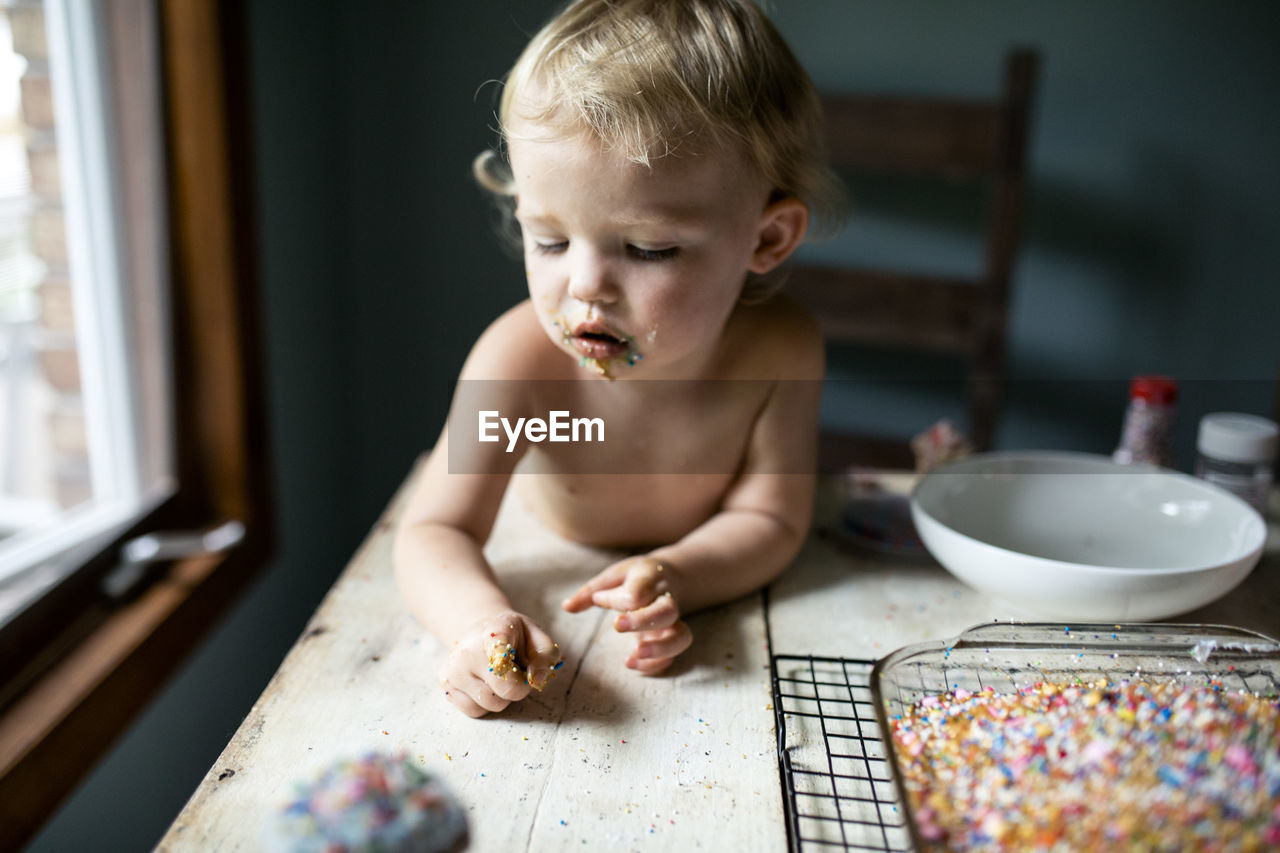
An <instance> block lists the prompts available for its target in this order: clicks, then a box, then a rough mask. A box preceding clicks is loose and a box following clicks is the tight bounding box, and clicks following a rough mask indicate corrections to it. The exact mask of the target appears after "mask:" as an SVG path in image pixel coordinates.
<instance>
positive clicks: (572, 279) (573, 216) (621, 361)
mask: <svg viewBox="0 0 1280 853" xmlns="http://www.w3.org/2000/svg"><path fill="white" fill-rule="evenodd" d="M511 130H512V132H511V134H510V137H511V139H510V142H509V151H510V157H511V165H512V172H513V176H514V179H515V187H516V197H517V207H516V219H517V220H518V221H519V222H520V225H521V229H522V232H523V239H524V254H525V267H526V274H527V276H528V280H529V293H530V295H531V297H532V299H533V304H534V307H535V310H536V311H537V315H538V318H539V320H540V322H541V323H542V325H543V328H544V329H545V330H546V332H547V334H548V335H549V336H550V337H551V340H552V341H553V342H554V343H555V344H556V345H557V346H559V347H560V348H561V349H563V350H564V351H565V352H566V353H568V354H570V355H571V356H572V357H574V358H575V359H578V360H579V361H580V363H581V364H582V365H583V366H584V367H585V368H588V369H591V370H593V371H594V372H596V373H599V374H602V375H604V376H614V375H616V376H636V377H646V378H650V377H659V376H682V375H683V376H691V375H696V374H697V372H698V371H699V370H700V369H701V368H702V367H704V366H705V365H706V364H707V363H708V360H709V359H710V357H711V355H712V354H713V353H714V352H715V347H716V343H717V341H718V339H719V336H720V332H721V330H722V329H723V328H724V324H725V322H726V320H727V318H728V316H729V314H730V312H731V311H732V310H733V307H734V305H735V304H736V302H737V300H738V296H739V294H740V292H741V290H742V285H743V282H744V280H745V277H746V274H747V272H748V270H752V269H755V270H756V271H759V272H763V271H764V270H763V269H758V267H759V264H758V262H757V261H756V260H755V258H756V250H757V246H758V244H759V242H760V230H761V227H762V216H763V214H764V210H765V203H766V200H767V196H768V191H767V187H766V186H765V184H764V182H763V180H761V179H759V178H758V177H757V176H756V174H755V172H754V170H753V169H751V168H750V167H749V166H748V165H747V163H746V161H745V160H744V159H742V158H739V157H734V156H728V155H724V154H713V155H706V156H696V155H693V154H685V155H683V156H667V157H662V158H659V159H656V160H653V161H652V166H651V167H649V166H644V165H640V164H637V163H632V162H629V161H628V160H626V159H625V158H624V157H622V156H619V155H618V154H616V153H614V152H610V151H606V150H603V149H602V147H601V145H600V144H599V143H598V142H597V141H596V140H595V139H594V137H589V136H586V135H584V134H557V133H550V132H545V131H543V130H542V129H541V128H540V127H538V126H537V125H532V124H528V123H523V124H521V123H517V124H516V125H514V126H513V127H512V128H511Z"/></svg>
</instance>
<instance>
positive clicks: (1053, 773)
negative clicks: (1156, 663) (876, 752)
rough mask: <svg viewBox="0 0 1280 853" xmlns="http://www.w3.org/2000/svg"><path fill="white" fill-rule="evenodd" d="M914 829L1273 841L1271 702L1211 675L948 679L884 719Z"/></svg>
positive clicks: (992, 838)
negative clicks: (948, 685) (962, 685)
mask: <svg viewBox="0 0 1280 853" xmlns="http://www.w3.org/2000/svg"><path fill="white" fill-rule="evenodd" d="M892 728H893V739H894V746H895V747H896V748H897V750H898V751H899V752H900V754H901V755H900V759H901V760H900V761H899V763H900V765H902V767H903V782H904V784H905V787H906V789H907V791H908V795H909V796H910V798H911V801H912V806H913V810H914V813H915V818H916V826H917V828H918V829H919V831H920V834H921V835H922V836H923V837H924V838H925V839H926V840H927V841H929V842H932V843H934V844H936V845H937V846H938V847H940V848H945V849H949V850H979V849H1023V850H1059V849H1070V850H1107V849H1126V850H1128V849H1134V850H1139V849H1140V850H1188V849H1201V850H1259V849H1273V848H1276V847H1280V700H1277V698H1276V697H1275V696H1272V697H1269V698H1263V697H1259V696H1256V695H1253V694H1250V693H1246V692H1244V691H1240V692H1228V691H1226V690H1224V689H1223V686H1222V684H1221V682H1219V681H1214V680H1211V681H1209V682H1208V683H1206V684H1194V685H1187V684H1177V683H1173V682H1168V681H1165V682H1158V683H1157V682H1147V681H1142V680H1133V681H1129V680H1125V681H1121V682H1119V683H1110V682H1107V681H1105V680H1100V681H1095V682H1092V683H1084V682H1082V683H1078V684H1070V685H1068V684H1055V683H1048V682H1041V683H1037V684H1034V685H1032V686H1028V687H1026V688H1023V689H1021V690H1018V691H1017V692H1008V693H997V692H995V691H994V690H993V689H992V688H990V687H988V688H986V689H985V690H984V691H982V692H979V693H971V692H969V691H967V690H963V689H957V690H955V691H954V692H953V693H950V694H946V695H931V696H926V697H924V698H923V699H920V700H919V701H917V702H916V703H915V704H914V705H912V706H911V707H910V708H908V709H907V710H906V712H905V713H904V714H902V715H900V716H898V717H897V718H896V719H894V720H892Z"/></svg>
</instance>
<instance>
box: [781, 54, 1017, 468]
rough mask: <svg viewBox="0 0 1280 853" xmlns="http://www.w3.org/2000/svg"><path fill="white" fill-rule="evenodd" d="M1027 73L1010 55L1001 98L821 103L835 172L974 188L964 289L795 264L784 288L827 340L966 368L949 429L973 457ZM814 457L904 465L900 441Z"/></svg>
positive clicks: (987, 416)
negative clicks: (947, 358)
mask: <svg viewBox="0 0 1280 853" xmlns="http://www.w3.org/2000/svg"><path fill="white" fill-rule="evenodd" d="M1038 66H1039V56H1038V54H1037V53H1035V52H1034V51H1031V50H1015V51H1012V52H1010V54H1009V55H1008V57H1007V58H1006V62H1005V72H1004V89H1003V91H1002V92H1001V93H1000V95H999V96H998V97H996V98H995V99H993V100H987V101H974V100H942V99H931V98H906V97H886V96H870V95H850V94H838V95H830V96H827V97H824V107H825V110H826V120H827V136H828V147H829V153H830V156H831V161H832V165H833V166H834V167H835V168H836V169H837V170H839V171H841V172H842V173H843V172H859V173H862V172H870V173H891V174H898V175H902V176H905V177H910V178H916V177H936V178H940V179H944V180H946V181H958V182H972V183H978V184H980V185H982V186H983V187H984V189H985V193H984V195H985V202H984V206H985V216H986V222H985V226H986V237H985V251H984V262H983V268H982V271H981V272H980V273H979V275H978V276H977V277H976V278H965V277H958V276H957V277H947V276H938V275H924V274H919V273H914V272H902V271H890V270H879V269H858V268H852V267H835V266H805V265H798V266H796V267H795V268H794V269H793V270H792V273H791V278H790V279H789V283H788V288H789V289H790V290H791V292H792V293H793V294H795V295H796V296H797V298H799V299H800V300H801V301H803V302H804V303H806V304H807V305H808V306H809V307H810V308H811V310H813V311H814V313H815V314H816V316H817V317H818V319H819V322H820V324H821V326H822V330H823V334H824V336H825V337H826V338H827V340H829V341H838V342H852V343H856V344H860V345H867V346H876V347H880V346H885V347H896V348H904V349H909V350H918V351H929V352H935V353H945V354H950V355H953V356H959V357H961V358H963V359H965V360H967V369H966V397H967V403H968V414H969V422H968V423H967V424H961V425H958V426H960V428H961V429H962V430H964V431H966V432H967V433H968V435H969V436H970V438H971V439H972V441H973V442H974V444H975V446H976V447H977V448H978V449H987V448H988V447H990V444H991V439H992V434H993V432H994V428H995V422H996V418H997V414H998V411H999V408H1000V402H1001V399H1000V398H1001V389H1000V383H1001V379H1002V377H1003V373H1004V361H1005V329H1006V326H1007V314H1008V304H1009V290H1010V279H1011V273H1012V270H1013V264H1014V256H1015V253H1016V248H1017V245H1018V239H1019V233H1020V230H1021V224H1022V212H1023V175H1024V169H1025V163H1026V149H1027V135H1028V125H1029V119H1030V114H1031V105H1032V96H1033V91H1034V89H1035V84H1036V77H1037V71H1038ZM855 204H856V198H855ZM926 426H927V424H921V425H920V428H921V429H923V428H924V427H926ZM819 456H820V460H819V461H820V465H821V467H822V468H823V469H824V470H837V469H839V468H842V467H845V466H847V465H849V464H866V465H881V466H886V467H888V466H892V467H899V466H905V467H910V466H911V462H912V455H911V452H910V448H909V447H908V446H907V445H906V442H905V441H901V440H899V441H885V440H883V439H874V438H867V437H854V436H847V435H842V434H824V435H823V436H822V442H821V446H820V450H819Z"/></svg>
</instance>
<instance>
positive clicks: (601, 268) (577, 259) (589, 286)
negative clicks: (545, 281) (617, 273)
mask: <svg viewBox="0 0 1280 853" xmlns="http://www.w3.org/2000/svg"><path fill="white" fill-rule="evenodd" d="M569 295H570V296H571V297H573V298H574V299H576V300H578V301H579V302H614V301H615V300H616V299H617V295H618V294H617V287H616V286H615V284H614V281H613V276H612V273H611V272H610V269H609V264H608V263H607V262H606V261H605V259H604V258H602V257H601V256H600V255H598V254H596V253H595V252H592V251H589V250H582V251H578V252H576V253H575V256H574V258H573V263H572V264H571V265H570V268H569Z"/></svg>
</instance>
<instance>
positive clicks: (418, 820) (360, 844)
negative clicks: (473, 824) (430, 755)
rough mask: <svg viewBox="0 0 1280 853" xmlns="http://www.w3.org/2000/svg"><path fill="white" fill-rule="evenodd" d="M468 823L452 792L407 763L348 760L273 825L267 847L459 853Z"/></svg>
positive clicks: (302, 793)
mask: <svg viewBox="0 0 1280 853" xmlns="http://www.w3.org/2000/svg"><path fill="white" fill-rule="evenodd" d="M466 827H467V823H466V817H465V816H464V815H463V813H462V809H461V807H460V806H459V805H458V802H457V800H455V799H454V797H453V796H452V794H450V793H449V791H448V790H447V789H446V788H445V786H444V784H443V783H442V782H441V781H440V780H439V779H437V778H435V777H434V776H432V775H431V774H429V773H427V772H426V771H424V770H422V769H421V768H420V767H419V766H418V765H417V764H416V763H414V762H413V761H411V760H409V759H408V758H406V757H405V756H403V755H399V756H394V757H392V756H385V755H379V754H377V753H371V754H369V755H366V756H364V757H363V758H360V759H357V760H343V761H340V762H338V763H336V764H334V765H333V766H332V767H330V768H329V769H328V770H326V771H325V772H324V773H323V774H321V776H320V777H319V778H318V779H316V780H315V781H314V782H312V783H311V784H309V785H305V786H301V785H300V786H299V787H298V789H297V794H296V797H295V798H294V799H293V800H292V801H291V802H290V803H289V804H288V805H286V806H285V807H284V809H282V810H281V811H280V812H279V813H278V814H277V815H275V817H274V820H273V821H272V823H271V825H270V827H269V831H268V836H267V843H268V847H269V849H272V850H288V851H293V853H313V851H314V852H315V853H319V851H324V853H333V851H352V852H353V853H354V851H375V850H376V851H385V853H409V851H416V853H433V852H434V851H449V850H453V849H456V848H457V847H458V845H459V843H460V842H461V840H462V839H463V837H464V836H465V834H466Z"/></svg>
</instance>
